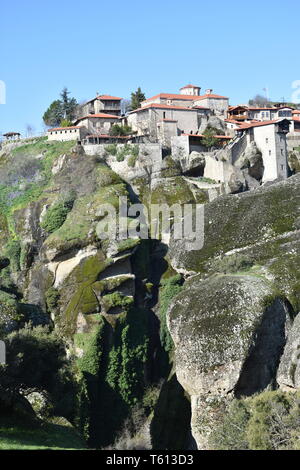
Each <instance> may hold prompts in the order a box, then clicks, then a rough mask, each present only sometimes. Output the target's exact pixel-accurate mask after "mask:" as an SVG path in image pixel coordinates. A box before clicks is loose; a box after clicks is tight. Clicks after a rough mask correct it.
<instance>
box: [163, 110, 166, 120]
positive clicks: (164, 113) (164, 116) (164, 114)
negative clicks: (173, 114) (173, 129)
mask: <svg viewBox="0 0 300 470" xmlns="http://www.w3.org/2000/svg"><path fill="white" fill-rule="evenodd" d="M163 118H164V119H166V112H165V111H164V112H163Z"/></svg>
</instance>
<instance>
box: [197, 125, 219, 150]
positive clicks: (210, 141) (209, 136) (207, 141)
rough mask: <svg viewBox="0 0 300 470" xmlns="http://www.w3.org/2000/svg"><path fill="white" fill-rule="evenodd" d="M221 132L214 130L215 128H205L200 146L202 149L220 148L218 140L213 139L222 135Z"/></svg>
mask: <svg viewBox="0 0 300 470" xmlns="http://www.w3.org/2000/svg"><path fill="white" fill-rule="evenodd" d="M223 134H224V133H223V131H221V130H219V129H216V128H215V127H211V126H207V128H206V129H205V131H204V132H203V136H204V137H203V138H202V140H201V144H202V145H204V147H207V148H209V149H211V148H213V147H219V146H220V140H219V139H218V138H217V137H215V136H216V135H223Z"/></svg>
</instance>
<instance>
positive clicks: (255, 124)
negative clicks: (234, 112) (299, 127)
mask: <svg viewBox="0 0 300 470" xmlns="http://www.w3.org/2000/svg"><path fill="white" fill-rule="evenodd" d="M281 121H284V119H275V120H273V121H262V122H249V123H242V124H240V127H239V129H241V130H244V129H250V128H251V127H261V126H269V125H271V124H277V123H279V122H281ZM237 130H238V129H237Z"/></svg>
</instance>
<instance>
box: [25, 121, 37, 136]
mask: <svg viewBox="0 0 300 470" xmlns="http://www.w3.org/2000/svg"><path fill="white" fill-rule="evenodd" d="M34 133H35V127H34V126H32V125H31V124H26V137H32V136H33V135H34Z"/></svg>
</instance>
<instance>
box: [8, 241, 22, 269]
mask: <svg viewBox="0 0 300 470" xmlns="http://www.w3.org/2000/svg"><path fill="white" fill-rule="evenodd" d="M5 255H6V256H7V257H8V259H9V261H10V268H11V271H13V272H16V271H19V270H20V255H21V243H20V241H19V240H10V241H9V242H8V243H7V245H6V247H5Z"/></svg>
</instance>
